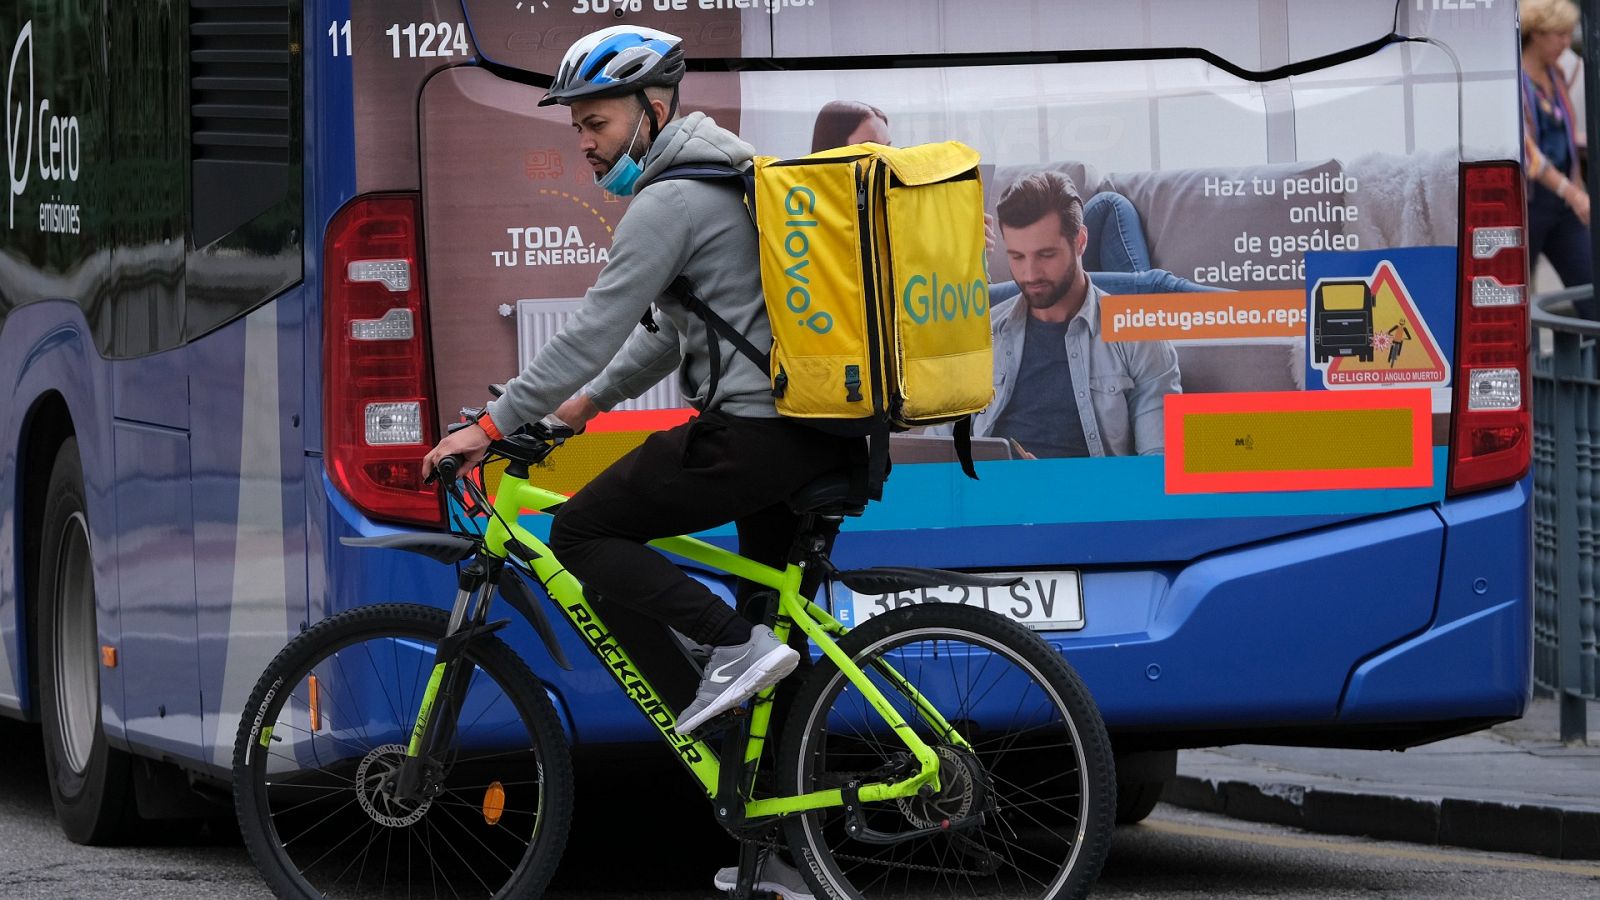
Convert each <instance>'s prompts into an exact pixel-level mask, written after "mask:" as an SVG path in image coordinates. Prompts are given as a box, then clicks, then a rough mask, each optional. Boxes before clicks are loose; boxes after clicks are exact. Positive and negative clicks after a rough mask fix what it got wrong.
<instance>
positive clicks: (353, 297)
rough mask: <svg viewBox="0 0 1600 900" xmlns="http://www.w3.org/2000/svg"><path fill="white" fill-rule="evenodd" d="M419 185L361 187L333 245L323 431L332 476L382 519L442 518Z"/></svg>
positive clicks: (326, 257) (328, 267) (326, 267)
mask: <svg viewBox="0 0 1600 900" xmlns="http://www.w3.org/2000/svg"><path fill="white" fill-rule="evenodd" d="M419 210H420V204H419V202H418V199H417V197H416V196H415V195H412V194H390V195H371V196H366V197H358V198H356V199H355V200H352V201H351V202H350V203H349V204H347V205H346V206H345V207H344V209H342V210H340V211H339V213H338V214H337V215H335V216H334V217H333V222H332V223H331V224H330V225H329V227H328V240H327V245H326V248H325V252H324V253H323V257H322V258H323V271H324V273H325V274H324V276H323V332H322V345H323V359H322V380H323V384H324V385H325V387H324V389H323V405H322V410H323V413H322V414H323V417H324V419H323V441H324V443H325V445H326V446H325V448H324V450H325V454H324V456H325V459H326V464H327V467H328V474H329V477H330V478H332V480H333V483H334V485H335V486H337V487H338V488H339V490H340V491H341V492H342V493H343V494H344V495H345V496H346V497H348V498H350V501H351V502H352V503H354V504H355V505H356V506H357V507H358V508H359V509H360V510H361V511H362V512H364V513H366V514H367V515H369V516H372V517H373V518H375V519H387V520H391V521H402V522H414V523H422V524H429V525H435V524H438V523H440V522H442V521H443V518H444V516H443V511H442V508H441V507H440V505H439V494H438V492H437V491H435V490H434V489H433V488H431V487H426V486H424V485H423V483H422V456H423V454H425V453H426V452H427V451H428V449H429V448H430V447H432V446H433V445H434V443H435V441H436V432H437V427H436V426H435V417H434V411H433V407H434V402H433V389H432V385H433V374H432V372H431V371H430V370H429V364H428V360H429V356H430V354H429V351H428V340H427V334H428V330H427V302H426V298H425V297H424V294H423V287H422V284H423V282H422V265H421V263H422V257H421V254H420V253H419V252H418V239H417V238H418V231H419V227H420V218H421V215H420V211H419Z"/></svg>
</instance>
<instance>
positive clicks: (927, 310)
mask: <svg viewBox="0 0 1600 900" xmlns="http://www.w3.org/2000/svg"><path fill="white" fill-rule="evenodd" d="M900 305H901V306H904V307H905V310H906V315H908V316H910V317H911V321H913V322H915V323H916V324H918V325H927V324H930V323H934V322H954V321H955V320H957V319H967V318H971V317H973V316H978V317H982V316H986V315H988V314H989V283H988V282H987V281H985V280H984V279H982V278H974V279H973V280H972V282H971V283H970V284H967V283H961V282H954V283H952V282H949V281H944V280H942V279H941V278H940V277H939V273H938V272H930V273H928V274H926V275H923V274H921V273H918V274H916V275H912V276H911V277H910V278H907V279H906V283H905V287H904V288H902V289H901V290H900Z"/></svg>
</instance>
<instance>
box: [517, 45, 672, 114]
mask: <svg viewBox="0 0 1600 900" xmlns="http://www.w3.org/2000/svg"><path fill="white" fill-rule="evenodd" d="M683 69H684V66H683V39H682V38H680V37H678V36H677V35H673V34H667V33H666V32H665V31H657V30H655V29H654V28H644V27H642V26H638V25H613V26H611V27H610V28H602V29H600V30H599V31H596V32H595V33H594V34H591V35H588V36H587V37H583V38H580V39H579V40H578V42H577V43H575V44H573V45H572V46H571V47H569V48H567V53H566V55H565V56H563V57H561V66H560V68H558V69H557V70H556V77H555V80H554V81H553V82H552V83H551V84H550V92H549V93H547V94H545V96H544V99H543V100H540V101H539V105H540V106H550V105H551V104H554V103H560V104H563V105H571V103H572V101H574V100H587V99H591V98H595V99H597V98H601V97H624V96H627V95H629V94H639V93H642V92H643V91H644V89H645V88H647V87H657V86H660V87H676V86H677V84H678V82H679V81H681V80H683Z"/></svg>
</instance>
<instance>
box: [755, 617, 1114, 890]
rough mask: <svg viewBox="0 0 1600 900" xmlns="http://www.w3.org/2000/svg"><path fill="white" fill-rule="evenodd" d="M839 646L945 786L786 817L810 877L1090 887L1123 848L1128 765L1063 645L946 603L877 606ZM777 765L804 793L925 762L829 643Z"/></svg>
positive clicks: (911, 886)
mask: <svg viewBox="0 0 1600 900" xmlns="http://www.w3.org/2000/svg"><path fill="white" fill-rule="evenodd" d="M839 647H840V649H841V650H843V651H844V652H845V653H846V654H847V655H848V656H849V657H850V659H851V660H853V661H854V662H855V663H856V665H858V666H860V667H861V669H862V671H864V672H865V673H867V676H868V678H869V679H870V681H871V682H872V684H873V685H874V686H875V687H876V688H877V689H878V691H879V692H880V693H882V694H883V695H884V697H885V698H887V699H888V701H889V703H890V705H891V706H893V707H894V708H895V710H896V711H898V712H899V714H900V715H901V717H902V718H904V719H905V720H906V722H907V724H908V725H910V727H911V728H912V729H913V730H914V731H915V732H916V733H917V735H918V736H919V737H921V738H922V740H923V741H924V742H926V743H927V744H928V745H929V746H930V747H932V748H933V749H934V752H935V753H936V754H937V755H938V757H939V763H940V781H941V787H940V790H939V791H938V792H936V793H932V794H931V795H930V796H914V797H910V798H905V799H900V800H891V801H886V802H881V803H864V804H862V805H861V807H860V808H859V812H858V813H857V815H856V816H855V818H854V821H852V820H851V818H850V817H849V816H847V814H846V812H845V810H843V809H842V808H839V807H832V808H828V809H821V810H815V811H813V812H809V813H805V814H803V815H798V816H791V817H789V818H788V819H786V820H785V825H784V827H785V837H786V839H787V841H788V844H789V848H790V850H791V851H792V852H793V853H794V855H795V859H796V862H797V863H798V867H799V869H800V870H801V871H802V872H803V873H804V875H805V877H806V879H807V881H808V882H809V883H810V885H811V888H812V891H813V892H814V893H815V894H816V895H817V896H818V897H824V896H826V897H848V898H873V900H878V898H890V897H907V898H910V897H928V896H941V897H1006V898H1033V897H1038V898H1081V897H1084V896H1086V895H1087V894H1088V891H1089V887H1090V886H1091V885H1092V884H1093V883H1094V880H1095V879H1096V878H1097V877H1098V876H1099V872H1100V867H1101V865H1102V864H1103V863H1104V861H1105V857H1106V853H1107V851H1108V850H1109V848H1110V842H1111V829H1112V820H1113V815H1114V813H1115V810H1116V776H1115V769H1114V764H1113V761H1112V756H1111V745H1110V741H1109V740H1108V738H1107V737H1106V732H1105V725H1104V724H1103V723H1102V722H1101V719H1100V714H1099V711H1098V710H1097V709H1096V708H1095V705H1094V701H1093V700H1092V699H1091V698H1090V696H1089V692H1088V690H1087V689H1085V688H1084V686H1083V682H1082V681H1081V680H1079V678H1078V676H1077V674H1076V673H1075V672H1073V671H1072V669H1071V667H1070V666H1068V665H1067V663H1066V661H1065V660H1064V659H1062V658H1061V654H1059V653H1058V652H1056V651H1055V650H1054V649H1053V648H1052V647H1051V646H1050V645H1049V644H1047V643H1045V642H1044V640H1043V639H1041V638H1040V637H1039V636H1038V635H1037V634H1034V633H1033V632H1031V631H1029V630H1027V629H1026V628H1024V627H1022V626H1021V625H1018V624H1016V623H1015V622H1011V621H1009V620H1007V619H1004V618H1002V617H1000V616H998V615H996V614H994V613H990V612H988V611H985V610H981V609H976V608H973V607H964V606H952V605H943V604H929V605H922V606H913V607H904V608H901V609H898V610H895V611H893V612H889V613H885V614H883V615H881V616H877V617H875V618H873V619H871V620H869V621H868V622H866V623H864V624H863V625H861V626H860V627H859V628H856V629H853V630H852V631H850V632H849V633H848V634H847V635H845V636H844V637H843V638H841V639H840V641H839ZM919 697H920V698H921V700H920V701H919V700H918V699H916V698H919ZM926 705H931V706H932V707H933V709H935V710H937V714H930V713H927V712H925V708H926ZM778 765H779V784H780V785H782V786H783V788H785V789H786V790H792V791H794V792H795V793H806V792H810V791H822V790H832V789H840V788H844V787H845V786H846V785H847V784H849V783H850V782H859V783H869V782H872V781H886V780H900V779H902V778H905V777H907V776H909V775H911V774H914V773H915V771H916V768H917V764H916V761H915V758H914V757H912V756H911V754H910V751H909V750H907V749H906V746H905V744H904V743H903V742H902V741H901V740H900V739H899V738H898V737H897V736H896V735H895V733H894V732H893V730H892V729H891V728H889V726H888V725H887V724H885V722H884V721H883V718H882V717H881V716H880V715H879V714H878V713H877V711H876V710H875V709H874V708H873V707H872V706H871V704H869V703H868V701H867V698H866V697H865V696H864V695H863V694H862V692H861V690H860V689H859V688H857V687H856V686H855V685H853V684H852V683H851V682H850V681H849V680H848V679H847V678H846V677H845V676H844V674H843V673H841V672H840V670H839V667H838V666H837V665H835V664H834V663H832V662H831V661H829V660H827V659H826V658H825V659H824V660H823V661H822V662H820V663H819V664H818V666H817V668H816V670H815V671H814V672H813V673H812V675H811V677H810V678H809V679H808V680H807V682H806V684H805V685H804V686H803V687H802V688H801V690H800V694H799V696H798V697H797V698H796V700H795V703H794V709H793V711H792V712H791V713H790V715H789V720H788V722H787V723H785V726H784V731H783V749H782V753H781V755H780V756H779V760H778Z"/></svg>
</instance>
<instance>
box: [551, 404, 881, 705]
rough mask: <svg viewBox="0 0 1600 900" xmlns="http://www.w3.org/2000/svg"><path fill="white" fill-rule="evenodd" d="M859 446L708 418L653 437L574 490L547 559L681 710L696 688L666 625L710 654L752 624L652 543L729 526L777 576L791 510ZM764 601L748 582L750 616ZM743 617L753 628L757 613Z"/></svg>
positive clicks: (780, 422)
mask: <svg viewBox="0 0 1600 900" xmlns="http://www.w3.org/2000/svg"><path fill="white" fill-rule="evenodd" d="M861 440H862V439H860V438H841V437H837V436H834V435H831V434H827V433H825V432H822V431H818V430H817V429H815V428H811V427H809V426H806V425H803V424H800V423H798V422H795V421H792V420H789V419H752V418H739V417H735V416H728V415H724V414H722V413H720V412H717V411H715V410H713V411H710V412H706V413H703V414H701V415H700V416H698V417H697V418H695V419H692V420H690V421H689V422H687V423H685V424H683V425H680V426H678V427H677V428H673V429H670V430H668V431H662V432H657V433H656V434H653V435H651V436H650V437H649V438H647V439H646V440H645V442H644V443H643V444H641V445H640V446H639V447H637V448H635V449H634V450H633V452H631V453H629V454H628V455H626V456H624V457H623V458H622V459H620V460H618V461H617V462H616V463H614V464H612V466H611V467H610V468H608V469H606V470H605V471H604V472H602V473H600V475H599V476H598V477H596V478H595V479H594V480H593V481H591V482H589V484H587V485H586V486H584V488H583V489H582V490H580V491H578V493H577V494H575V495H574V496H573V498H572V499H571V500H569V501H568V502H567V503H566V504H565V505H563V506H562V507H561V509H560V510H559V511H557V513H556V517H555V521H554V522H553V523H552V525H551V529H550V548H551V549H552V550H553V551H555V554H556V556H557V557H559V558H560V560H561V562H562V563H563V564H564V565H565V566H566V567H567V569H568V570H569V571H570V572H572V574H574V575H576V576H577V578H578V580H579V581H582V582H583V584H584V586H585V588H587V590H588V592H589V594H590V598H591V601H592V602H593V603H594V605H595V606H596V612H597V613H599V615H600V617H601V618H602V619H603V620H604V621H605V622H606V625H607V626H608V627H609V628H610V629H611V630H612V631H613V632H614V633H615V634H616V635H617V636H618V638H620V639H621V641H622V643H623V645H624V646H625V647H627V648H628V650H629V652H630V655H631V656H632V657H633V658H634V662H635V663H636V664H637V665H638V666H639V667H640V669H641V670H642V671H643V673H644V674H645V676H646V677H647V678H649V679H650V680H651V682H652V683H653V684H654V685H655V688H656V690H657V691H659V692H660V693H661V694H662V695H663V696H665V697H666V698H667V700H668V701H669V702H670V703H672V704H673V705H674V707H675V708H677V709H682V708H683V706H684V705H685V704H686V703H687V702H688V700H689V699H690V698H692V697H693V694H694V688H695V686H696V685H697V684H698V683H699V677H698V674H697V673H695V672H694V671H693V669H692V667H690V666H689V665H688V664H687V661H685V660H684V659H683V658H682V655H681V654H680V653H679V652H678V651H677V649H676V647H675V646H674V643H673V639H672V638H671V636H670V635H669V634H668V633H667V631H666V629H665V628H664V627H663V625H670V626H671V627H673V628H675V629H677V630H678V631H679V632H681V633H683V634H684V635H687V636H688V637H689V638H691V639H693V640H695V641H698V642H700V643H703V644H715V643H719V637H723V636H724V635H726V634H727V633H728V632H730V631H731V632H736V633H742V632H744V631H746V630H747V629H748V625H747V624H746V622H745V621H735V620H740V619H741V618H742V617H740V615H739V613H738V612H736V611H735V610H734V609H733V608H732V607H730V606H728V604H726V603H724V602H723V601H722V599H721V598H719V597H718V596H717V595H716V594H713V593H712V592H711V591H710V590H709V589H708V588H706V587H705V586H704V585H702V584H700V583H699V582H698V581H696V580H694V579H693V578H691V577H690V576H689V575H687V574H685V573H684V572H683V570H681V569H679V568H678V566H677V565H676V564H675V563H673V562H672V561H671V560H669V559H667V558H666V557H664V556H662V555H661V553H660V552H658V551H656V550H654V549H652V548H650V547H646V546H645V542H647V541H651V540H654V539H656V538H663V537H671V536H673V535H678V534H689V533H692V532H696V531H703V530H706V529H708V528H714V527H717V526H719V525H724V524H726V523H728V522H730V521H731V522H734V523H735V524H736V526H737V528H738V531H739V552H740V554H741V555H744V556H747V557H749V558H751V559H754V560H756V561H757V562H760V563H764V564H766V565H770V566H776V567H781V566H783V564H784V562H785V560H786V558H787V556H788V552H789V549H790V546H791V544H792V543H793V540H794V536H795V530H796V528H797V526H798V524H799V518H798V517H797V516H796V515H795V514H794V513H793V512H791V511H790V510H789V507H788V505H787V504H786V502H785V501H786V499H787V498H788V497H789V496H790V495H791V494H793V493H794V492H795V491H797V490H798V489H800V488H801V487H803V486H804V485H806V484H807V483H809V482H811V481H812V480H814V479H816V478H817V477H819V476H822V475H825V474H828V473H831V472H839V471H846V470H848V467H849V466H850V465H851V464H852V462H853V461H854V460H855V456H854V454H855V453H856V452H857V450H858V448H859V447H860V444H861ZM756 590H757V588H756V586H755V585H751V584H749V583H746V582H742V581H741V582H740V585H739V590H738V594H739V599H740V601H741V608H742V609H743V608H745V607H746V606H748V604H749V603H750V600H751V597H752V596H753V595H754V594H755V593H756ZM745 611H746V615H747V616H749V618H751V619H755V618H759V616H760V612H761V611H760V610H756V609H746V610H745ZM803 640H804V638H803V636H800V641H803ZM723 642H725V641H723ZM802 656H804V654H802ZM793 680H795V681H798V680H799V679H793Z"/></svg>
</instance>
